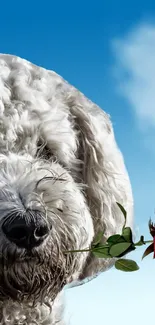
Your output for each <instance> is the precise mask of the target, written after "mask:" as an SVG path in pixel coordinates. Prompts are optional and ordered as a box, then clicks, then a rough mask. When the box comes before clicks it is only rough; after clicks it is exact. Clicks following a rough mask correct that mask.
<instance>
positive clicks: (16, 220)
mask: <svg viewBox="0 0 155 325" xmlns="http://www.w3.org/2000/svg"><path fill="white" fill-rule="evenodd" d="M2 231H3V233H4V235H5V236H6V237H7V239H8V240H9V241H10V242H12V243H13V244H16V245H17V246H18V247H19V248H25V249H27V250H32V249H33V248H35V247H37V246H39V245H41V244H42V243H43V242H44V240H45V239H46V238H47V237H48V235H49V232H50V228H49V225H48V223H47V221H46V219H45V217H43V215H42V213H41V212H39V211H37V210H36V211H32V210H27V211H26V213H25V214H22V213H20V212H15V213H10V214H9V215H7V216H6V218H5V220H4V222H3V224H2Z"/></svg>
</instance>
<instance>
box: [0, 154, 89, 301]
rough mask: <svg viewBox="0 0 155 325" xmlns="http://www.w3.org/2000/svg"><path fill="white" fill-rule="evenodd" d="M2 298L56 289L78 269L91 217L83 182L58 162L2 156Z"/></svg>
mask: <svg viewBox="0 0 155 325" xmlns="http://www.w3.org/2000/svg"><path fill="white" fill-rule="evenodd" d="M0 164H1V174H0V216H1V219H0V299H6V298H9V297H11V298H13V299H17V300H20V301H21V300H22V299H28V300H31V299H35V300H37V299H38V300H40V299H43V298H44V296H49V295H50V297H51V298H55V295H57V294H58V292H59V291H60V290H61V288H62V287H63V286H64V285H65V284H66V283H68V282H70V281H72V280H73V279H74V278H77V277H78V276H79V274H80V273H81V271H82V268H83V265H84V263H85V260H86V257H87V253H67V252H68V251H70V250H78V249H84V248H87V247H89V245H90V243H91V241H92V238H93V235H94V230H93V222H92V218H91V215H90V212H89V209H88V207H87V204H86V201H85V198H84V195H83V193H82V188H81V186H80V185H77V184H76V183H75V182H74V181H73V178H72V176H71V175H70V174H69V173H68V172H67V171H66V170H65V169H64V168H62V167H61V166H60V165H59V164H58V163H54V162H50V161H49V162H47V161H45V160H44V159H32V157H30V156H23V155H22V156H20V155H16V154H9V155H8V156H5V155H4V156H3V155H1V156H0Z"/></svg>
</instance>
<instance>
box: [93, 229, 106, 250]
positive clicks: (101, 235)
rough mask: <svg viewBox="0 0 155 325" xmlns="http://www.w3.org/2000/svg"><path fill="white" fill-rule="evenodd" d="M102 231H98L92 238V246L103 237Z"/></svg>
mask: <svg viewBox="0 0 155 325" xmlns="http://www.w3.org/2000/svg"><path fill="white" fill-rule="evenodd" d="M103 235H104V231H100V232H99V233H98V234H97V236H96V237H95V239H94V240H93V243H92V247H95V246H96V245H97V244H99V243H100V242H101V240H102V238H103Z"/></svg>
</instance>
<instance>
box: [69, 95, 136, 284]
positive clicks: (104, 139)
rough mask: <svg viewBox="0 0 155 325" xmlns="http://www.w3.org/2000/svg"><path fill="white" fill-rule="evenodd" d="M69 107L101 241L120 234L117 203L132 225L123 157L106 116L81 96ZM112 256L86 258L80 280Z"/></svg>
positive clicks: (121, 219)
mask: <svg viewBox="0 0 155 325" xmlns="http://www.w3.org/2000/svg"><path fill="white" fill-rule="evenodd" d="M67 104H68V106H69V107H70V112H71V114H72V116H73V118H74V123H75V128H76V129H77V130H78V131H79V132H78V134H79V148H78V155H77V158H79V159H80V160H81V161H82V164H81V178H82V181H83V182H84V183H85V184H86V185H87V188H86V191H85V196H86V199H87V203H88V206H89V209H90V212H91V216H92V219H93V223H94V230H95V236H96V235H97V234H98V232H99V231H104V236H103V242H105V241H106V239H107V238H108V237H109V236H110V235H112V234H115V233H120V232H121V230H122V226H123V223H124V217H123V214H122V213H121V211H120V209H119V207H118V205H117V203H116V202H119V203H120V204H121V205H123V206H124V208H125V209H126V211H127V225H128V226H130V227H131V228H132V215H133V200H132V192H131V187H130V181H129V178H128V174H127V172H126V168H125V166H124V160H123V157H122V154H121V153H120V151H119V149H118V147H117V145H116V142H115V137H114V132H113V128H112V125H111V122H110V119H109V116H108V115H107V114H105V113H104V111H102V110H100V109H99V108H98V107H97V106H96V105H94V104H93V103H92V102H90V101H88V100H87V99H86V98H85V97H84V96H83V95H81V94H79V93H78V94H76V96H74V98H73V97H72V98H70V99H68V103H67ZM113 263H114V261H113V260H112V259H102V258H95V257H94V256H93V255H92V254H90V256H89V257H88V259H87V261H86V264H85V267H84V269H83V273H82V274H81V276H80V279H81V280H83V279H84V278H86V277H89V276H90V277H91V276H95V274H97V273H99V272H101V271H103V270H105V269H107V268H109V267H110V266H111V265H113Z"/></svg>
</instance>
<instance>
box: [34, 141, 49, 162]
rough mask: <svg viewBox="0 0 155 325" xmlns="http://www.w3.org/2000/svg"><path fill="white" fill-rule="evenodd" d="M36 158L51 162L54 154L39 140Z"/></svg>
mask: <svg viewBox="0 0 155 325" xmlns="http://www.w3.org/2000/svg"><path fill="white" fill-rule="evenodd" d="M36 156H37V157H41V158H43V159H46V160H49V159H51V157H52V156H53V154H52V152H51V150H50V149H49V148H48V146H47V145H46V144H44V143H43V142H41V141H40V140H39V141H38V144H37V154H36Z"/></svg>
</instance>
